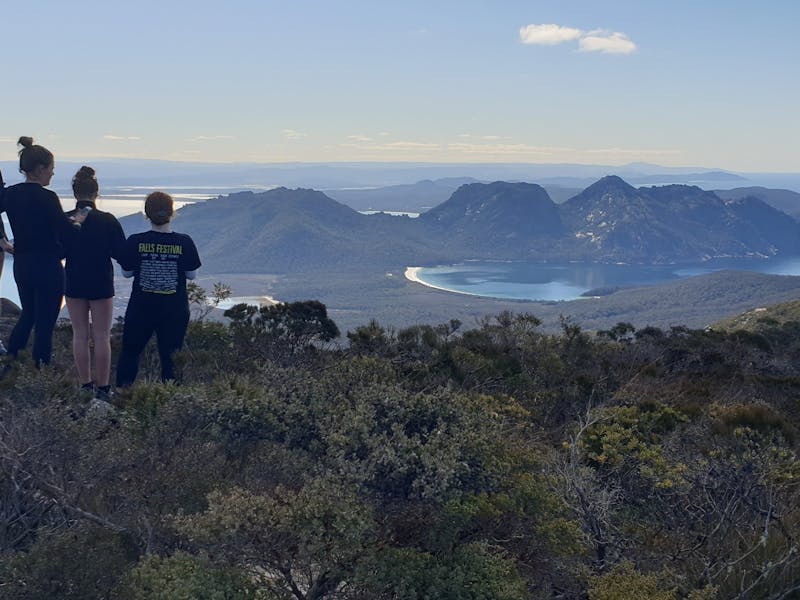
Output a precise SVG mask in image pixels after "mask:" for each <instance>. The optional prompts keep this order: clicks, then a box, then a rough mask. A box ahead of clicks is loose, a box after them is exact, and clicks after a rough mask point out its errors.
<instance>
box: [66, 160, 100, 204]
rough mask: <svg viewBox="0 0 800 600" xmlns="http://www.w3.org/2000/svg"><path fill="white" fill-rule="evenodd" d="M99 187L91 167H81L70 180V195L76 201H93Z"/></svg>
mask: <svg viewBox="0 0 800 600" xmlns="http://www.w3.org/2000/svg"><path fill="white" fill-rule="evenodd" d="M99 190H100V187H99V186H98V185H97V177H95V173H94V169H93V168H92V167H87V166H85V165H84V166H83V167H81V168H80V169H78V172H77V173H75V176H74V177H73V178H72V194H73V195H74V196H75V198H76V199H77V200H85V199H92V200H93V199H95V198H97V193H98V191H99Z"/></svg>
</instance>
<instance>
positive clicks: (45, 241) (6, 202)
mask: <svg viewBox="0 0 800 600" xmlns="http://www.w3.org/2000/svg"><path fill="white" fill-rule="evenodd" d="M3 211H5V212H6V214H7V215H8V221H9V222H10V223H11V229H12V230H13V232H14V253H15V254H50V255H56V256H58V257H63V255H64V246H63V242H64V241H65V240H66V239H68V238H69V237H70V236H72V235H75V234H76V233H77V232H78V228H77V227H75V226H74V224H73V223H72V222H71V221H70V220H69V219H68V218H67V216H66V215H65V214H64V210H63V209H62V208H61V202H59V200H58V196H57V195H56V193H55V192H53V191H51V190H48V189H47V188H45V187H42V186H41V185H39V184H38V183H18V184H16V185H12V186H11V187H8V188H4V189H0V212H3Z"/></svg>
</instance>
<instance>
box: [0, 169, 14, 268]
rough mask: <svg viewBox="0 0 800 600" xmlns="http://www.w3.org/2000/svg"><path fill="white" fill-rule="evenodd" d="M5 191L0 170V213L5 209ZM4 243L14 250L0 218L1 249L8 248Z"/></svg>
mask: <svg viewBox="0 0 800 600" xmlns="http://www.w3.org/2000/svg"><path fill="white" fill-rule="evenodd" d="M5 191H6V182H5V181H3V172H2V171H0V213H2V212H4V211H5V210H6V205H5V202H3V199H4V198H3V197H4V195H5ZM6 245H8V246H10V247H11V249H10V250H9V252H13V251H14V246H12V245H11V243H10V242H9V241H8V237H6V228H5V226H4V225H3V219H0V248H2V249H3V250H8V248H6Z"/></svg>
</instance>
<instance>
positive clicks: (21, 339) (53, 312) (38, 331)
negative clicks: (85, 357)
mask: <svg viewBox="0 0 800 600" xmlns="http://www.w3.org/2000/svg"><path fill="white" fill-rule="evenodd" d="M14 280H15V281H16V282H17V290H18V291H19V300H20V303H21V304H22V314H21V315H20V316H19V320H18V321H17V324H16V325H15V326H14V330H13V331H12V332H11V337H10V338H9V340H8V352H9V354H11V355H12V356H16V355H17V353H18V352H19V351H20V350H22V349H24V348H25V346H27V345H28V338H30V335H31V329H33V330H34V335H33V360H34V361H35V362H36V366H39V365H41V364H48V363H49V362H50V358H51V356H52V353H53V329H55V326H56V320H57V319H58V313H59V312H60V311H61V301H62V300H63V298H64V267H63V266H61V261H60V260H59V259H58V258H57V257H56V256H53V255H47V254H20V255H19V256H15V257H14Z"/></svg>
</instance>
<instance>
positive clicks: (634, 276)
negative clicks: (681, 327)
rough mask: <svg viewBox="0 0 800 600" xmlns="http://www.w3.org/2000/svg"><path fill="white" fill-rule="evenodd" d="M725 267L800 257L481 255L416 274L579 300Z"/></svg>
mask: <svg viewBox="0 0 800 600" xmlns="http://www.w3.org/2000/svg"><path fill="white" fill-rule="evenodd" d="M723 269H737V270H744V271H755V272H758V273H771V274H775V275H800V257H793V258H783V259H772V260H763V259H718V260H714V261H708V262H704V263H699V264H696V265H680V266H674V265H663V266H662V265H658V266H648V265H645V266H643V265H603V264H584V263H563V264H554V263H549V264H542V263H524V262H477V261H476V262H467V263H463V264H457V265H446V266H438V267H431V268H423V269H420V270H419V272H418V273H417V276H418V277H419V279H420V280H421V281H423V282H424V283H425V284H427V285H430V286H432V287H436V288H440V289H444V290H448V291H452V292H459V293H463V294H472V295H476V296H488V297H491V298H504V299H513V300H542V301H556V300H575V299H577V298H581V297H585V294H586V293H587V292H592V291H598V290H600V291H602V290H603V289H606V290H608V289H610V288H611V289H613V288H621V287H632V286H643V285H652V284H656V283H662V282H665V281H670V280H675V279H681V278H684V277H692V276H694V275H703V274H706V273H713V272H715V271H721V270H723ZM598 295H602V293H598Z"/></svg>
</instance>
